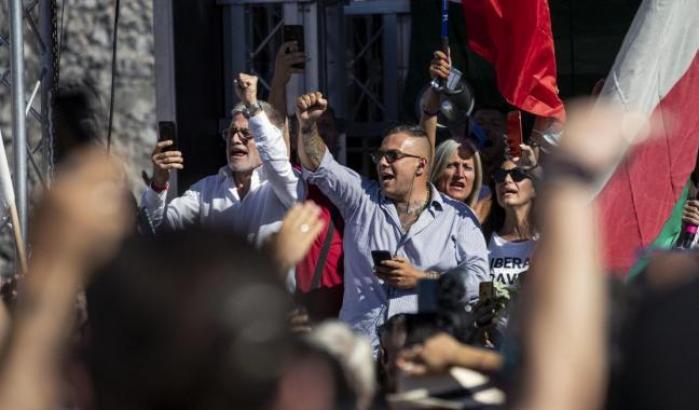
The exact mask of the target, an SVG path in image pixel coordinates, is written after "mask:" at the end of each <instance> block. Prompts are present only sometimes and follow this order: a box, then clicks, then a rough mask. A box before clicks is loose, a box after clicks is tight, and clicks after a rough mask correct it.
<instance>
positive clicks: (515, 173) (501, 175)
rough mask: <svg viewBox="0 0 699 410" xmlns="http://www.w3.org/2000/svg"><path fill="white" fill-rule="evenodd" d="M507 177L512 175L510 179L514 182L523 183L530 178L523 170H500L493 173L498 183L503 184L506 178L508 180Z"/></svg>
mask: <svg viewBox="0 0 699 410" xmlns="http://www.w3.org/2000/svg"><path fill="white" fill-rule="evenodd" d="M507 175H510V178H512V180H513V181H514V182H521V181H523V180H525V179H527V178H529V176H528V175H527V174H525V173H524V172H523V171H522V170H521V169H519V168H512V169H498V170H496V171H495V172H494V173H493V179H494V180H495V182H496V183H498V184H502V183H503V182H505V178H507Z"/></svg>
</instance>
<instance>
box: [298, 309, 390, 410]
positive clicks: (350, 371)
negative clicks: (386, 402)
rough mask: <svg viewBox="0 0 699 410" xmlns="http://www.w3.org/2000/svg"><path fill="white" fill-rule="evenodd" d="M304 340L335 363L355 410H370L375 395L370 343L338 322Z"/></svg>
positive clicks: (327, 324) (318, 327) (326, 323)
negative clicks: (351, 397) (348, 387)
mask: <svg viewBox="0 0 699 410" xmlns="http://www.w3.org/2000/svg"><path fill="white" fill-rule="evenodd" d="M306 340H307V341H308V342H309V343H310V344H311V345H312V346H315V347H316V348H318V349H320V350H322V351H324V352H326V353H328V354H329V355H330V356H332V357H333V358H334V359H335V360H337V362H338V363H339V364H340V367H341V369H342V371H343V373H344V376H345V378H346V380H347V384H348V385H349V386H350V388H351V389H352V390H353V392H354V393H355V394H356V396H357V407H358V409H360V410H366V409H369V408H370V406H371V403H372V400H373V399H374V394H375V393H376V381H375V377H376V376H375V369H374V359H373V356H372V348H371V344H370V343H369V341H368V340H367V339H366V338H365V337H363V336H361V335H358V334H355V333H354V332H352V330H350V328H349V327H348V326H347V325H346V324H344V323H341V322H338V321H328V322H324V323H321V324H320V325H319V326H316V327H315V328H314V329H313V331H312V332H311V333H310V334H309V335H308V336H307V337H306Z"/></svg>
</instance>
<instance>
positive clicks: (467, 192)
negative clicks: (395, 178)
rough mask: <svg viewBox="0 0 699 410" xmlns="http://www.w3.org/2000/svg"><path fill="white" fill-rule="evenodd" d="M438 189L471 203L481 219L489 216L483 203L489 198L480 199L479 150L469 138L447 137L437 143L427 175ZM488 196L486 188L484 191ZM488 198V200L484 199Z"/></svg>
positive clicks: (481, 175)
mask: <svg viewBox="0 0 699 410" xmlns="http://www.w3.org/2000/svg"><path fill="white" fill-rule="evenodd" d="M430 179H431V180H432V183H433V184H434V185H435V186H436V187H437V190H439V192H441V193H443V194H445V195H448V196H450V197H451V198H454V199H456V200H458V201H462V202H464V203H465V204H467V205H468V206H470V207H471V208H472V209H473V210H474V211H475V212H476V215H477V216H478V220H479V221H480V222H483V220H484V219H485V217H486V216H487V215H488V210H489V208H490V207H489V206H487V208H488V209H484V208H485V207H484V206H483V205H484V204H486V203H487V205H489V204H490V200H489V198H480V194H481V190H482V188H483V169H482V166H481V158H480V155H479V154H478V150H477V149H476V147H475V146H474V145H473V143H472V142H471V141H468V140H463V141H456V140H453V139H449V140H446V141H444V142H442V143H441V144H439V146H438V147H437V150H436V152H435V156H434V166H433V167H432V175H431V176H430ZM487 194H488V195H486V196H488V197H490V194H489V190H488V192H487ZM486 199H487V200H486Z"/></svg>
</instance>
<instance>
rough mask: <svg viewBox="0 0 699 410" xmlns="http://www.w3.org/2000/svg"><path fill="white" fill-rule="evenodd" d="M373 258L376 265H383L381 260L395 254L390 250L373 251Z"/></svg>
mask: <svg viewBox="0 0 699 410" xmlns="http://www.w3.org/2000/svg"><path fill="white" fill-rule="evenodd" d="M371 259H372V260H373V261H374V266H375V267H376V266H381V262H383V261H387V260H389V259H393V255H392V254H391V252H389V251H371Z"/></svg>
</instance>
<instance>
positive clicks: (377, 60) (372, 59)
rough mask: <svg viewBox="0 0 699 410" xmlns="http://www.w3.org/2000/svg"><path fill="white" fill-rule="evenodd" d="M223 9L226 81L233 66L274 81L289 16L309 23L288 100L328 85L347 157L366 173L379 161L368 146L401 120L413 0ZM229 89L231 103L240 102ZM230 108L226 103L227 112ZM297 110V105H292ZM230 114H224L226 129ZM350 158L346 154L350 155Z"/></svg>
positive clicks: (287, 2)
mask: <svg viewBox="0 0 699 410" xmlns="http://www.w3.org/2000/svg"><path fill="white" fill-rule="evenodd" d="M218 4H219V5H220V6H222V7H223V10H224V11H223V14H224V47H225V50H224V65H225V70H224V72H225V73H226V74H225V75H226V78H225V87H226V89H232V85H233V74H234V73H236V72H241V71H246V72H252V73H255V74H257V75H259V76H260V78H261V84H262V88H263V92H264V90H265V89H267V90H268V89H269V86H268V84H269V82H270V80H271V76H272V74H273V73H272V70H273V64H274V57H275V55H276V51H277V49H278V47H279V45H280V44H281V28H282V26H283V25H284V24H302V25H303V26H304V32H305V33H304V34H305V39H306V41H305V45H306V54H307V55H308V56H309V57H311V60H310V61H309V62H308V63H306V72H305V75H303V76H295V77H294V78H293V79H292V81H291V83H290V84H289V86H288V88H287V96H288V99H289V101H287V104H288V105H289V107H290V108H291V107H293V99H294V98H295V96H297V95H299V94H300V93H301V92H303V91H311V90H321V91H323V92H324V93H325V94H326V95H327V96H328V98H329V100H330V104H331V106H332V107H333V108H334V110H335V113H336V115H337V117H338V119H339V120H340V122H341V123H342V124H344V125H345V126H344V127H342V128H344V131H345V135H343V136H342V137H341V140H342V141H346V150H345V149H343V150H341V152H343V153H344V155H341V158H340V159H341V160H343V159H345V158H344V157H345V156H346V163H348V164H349V165H351V166H353V167H354V168H356V169H358V170H360V171H361V172H363V173H364V174H365V175H368V174H369V173H370V170H371V169H372V168H373V167H372V166H371V164H370V161H369V157H368V153H369V152H370V151H371V150H372V149H373V148H375V147H376V146H377V145H378V141H379V138H380V136H381V135H382V133H383V132H384V131H385V130H386V129H387V128H388V127H389V126H390V125H392V124H395V123H396V122H397V121H398V119H399V118H398V112H399V110H398V107H399V101H400V98H401V91H402V90H403V85H404V83H405V77H406V74H407V65H408V48H409V44H408V43H409V37H410V16H409V13H410V1H409V0H363V1H311V0H219V1H218ZM233 103H234V101H233V96H232V95H230V93H226V100H225V104H226V108H230V107H231V106H232V105H233ZM227 111H228V110H224V112H227ZM289 112H293V110H289ZM229 121H230V119H229V118H222V119H221V121H220V127H221V129H223V128H225V127H227V126H228V123H229ZM343 162H345V161H343Z"/></svg>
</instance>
